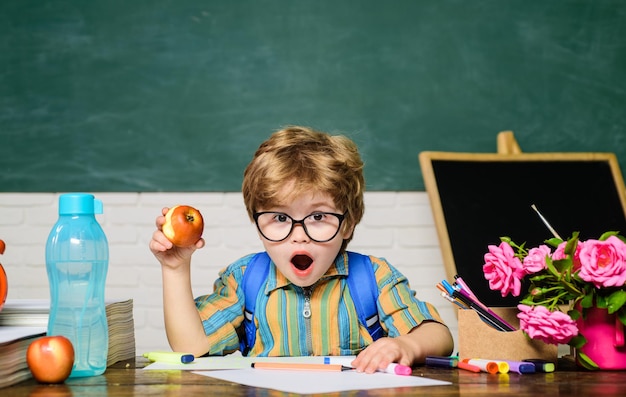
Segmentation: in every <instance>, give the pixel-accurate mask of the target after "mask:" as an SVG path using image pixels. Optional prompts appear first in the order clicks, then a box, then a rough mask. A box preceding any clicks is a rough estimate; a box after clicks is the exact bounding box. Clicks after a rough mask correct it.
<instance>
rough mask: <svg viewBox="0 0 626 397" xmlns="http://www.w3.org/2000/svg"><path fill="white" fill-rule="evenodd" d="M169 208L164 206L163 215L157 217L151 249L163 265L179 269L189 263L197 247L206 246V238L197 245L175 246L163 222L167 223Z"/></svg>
mask: <svg viewBox="0 0 626 397" xmlns="http://www.w3.org/2000/svg"><path fill="white" fill-rule="evenodd" d="M168 210H169V208H168V207H165V208H163V210H162V211H161V212H162V215H160V216H158V217H157V218H156V227H157V230H155V231H154V233H152V240H150V251H152V254H153V255H154V256H155V257H156V258H157V260H158V261H159V262H160V263H161V265H162V266H164V267H168V268H171V269H177V268H179V267H181V266H183V265H185V264H189V263H190V261H191V255H192V254H193V253H194V252H195V251H196V249H199V248H202V247H204V239H202V238H201V239H200V240H198V242H197V243H196V245H193V246H191V247H177V246H175V245H174V244H173V243H172V242H171V241H170V240H168V238H167V237H165V234H163V224H164V223H165V214H167V211H168Z"/></svg>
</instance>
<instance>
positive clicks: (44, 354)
mask: <svg viewBox="0 0 626 397" xmlns="http://www.w3.org/2000/svg"><path fill="white" fill-rule="evenodd" d="M26 363H27V364H28V368H29V369H30V372H31V373H32V374H33V377H34V378H35V379H36V380H37V381H38V382H40V383H61V382H63V381H64V380H65V379H67V378H68V377H69V376H70V373H71V372H72V366H73V365H74V346H72V342H70V340H69V339H67V338H66V337H64V336H61V335H55V336H44V337H41V338H39V339H35V340H34V341H33V342H32V343H31V344H30V345H29V346H28V350H26Z"/></svg>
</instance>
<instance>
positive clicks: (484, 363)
mask: <svg viewBox="0 0 626 397" xmlns="http://www.w3.org/2000/svg"><path fill="white" fill-rule="evenodd" d="M463 362H466V363H468V364H470V365H475V366H477V367H478V368H480V370H481V371H483V372H489V373H490V374H497V373H498V371H499V369H498V363H496V362H495V361H489V360H478V359H469V358H466V359H464V360H463Z"/></svg>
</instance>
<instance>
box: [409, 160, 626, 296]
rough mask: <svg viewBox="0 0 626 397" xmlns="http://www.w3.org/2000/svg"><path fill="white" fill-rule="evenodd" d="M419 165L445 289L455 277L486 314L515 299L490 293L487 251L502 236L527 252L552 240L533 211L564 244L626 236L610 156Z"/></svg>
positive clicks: (618, 180)
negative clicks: (575, 235)
mask: <svg viewBox="0 0 626 397" xmlns="http://www.w3.org/2000/svg"><path fill="white" fill-rule="evenodd" d="M419 159H420V164H421V167H422V173H423V176H424V183H425V186H426V190H427V192H428V196H429V199H430V203H431V207H432V209H433V214H434V218H435V225H436V228H437V233H438V236H439V242H440V246H441V250H442V255H443V261H444V266H445V270H446V276H447V278H448V281H452V280H453V277H454V275H455V274H459V275H460V276H462V277H463V279H464V280H465V281H466V282H467V283H468V284H469V285H470V286H471V287H472V289H473V290H474V292H475V293H476V295H477V296H478V297H479V299H481V301H483V302H484V303H485V304H487V305H489V306H516V305H517V304H518V303H519V300H520V298H519V297H511V296H510V295H509V296H507V297H506V298H503V297H502V296H501V294H500V292H498V291H491V290H490V289H489V284H488V282H487V281H486V280H485V278H484V276H483V273H482V265H483V264H484V261H483V256H484V254H485V253H486V252H488V248H487V246H488V245H490V244H495V245H498V244H499V243H500V237H501V236H508V237H511V238H512V239H513V241H515V242H516V243H518V244H521V243H523V242H526V244H527V247H533V246H536V245H539V244H541V243H542V242H543V241H544V240H546V239H549V238H551V237H552V233H551V232H550V231H549V230H548V228H547V227H546V225H545V224H544V223H543V222H542V221H541V219H540V217H539V216H538V215H537V213H536V212H535V211H534V210H533V209H532V205H533V204H534V205H535V206H536V207H537V209H538V210H539V211H540V212H541V214H542V215H543V216H544V217H545V218H546V219H547V221H548V222H549V223H550V224H551V225H552V227H553V228H554V229H555V231H556V232H557V233H558V234H559V235H560V236H561V237H562V238H563V239H566V238H568V237H569V236H570V235H571V234H572V232H575V231H579V232H580V238H581V239H588V238H598V237H600V235H601V234H602V233H604V232H605V231H609V230H616V231H620V232H622V233H626V215H625V214H626V210H625V209H626V193H625V188H624V180H623V177H622V174H621V171H620V168H619V165H618V162H617V158H616V157H615V155H614V154H612V153H523V154H495V153H494V154H470V153H451V152H422V153H420V156H419ZM524 293H525V290H522V294H524Z"/></svg>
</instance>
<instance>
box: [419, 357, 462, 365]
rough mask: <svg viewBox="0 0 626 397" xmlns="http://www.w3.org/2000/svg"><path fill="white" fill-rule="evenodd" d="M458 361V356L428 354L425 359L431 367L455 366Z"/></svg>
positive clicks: (426, 363)
mask: <svg viewBox="0 0 626 397" xmlns="http://www.w3.org/2000/svg"><path fill="white" fill-rule="evenodd" d="M458 363H459V359H458V358H456V357H443V356H426V358H425V359H424V364H425V365H427V366H429V367H438V368H455V367H457V366H458Z"/></svg>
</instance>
